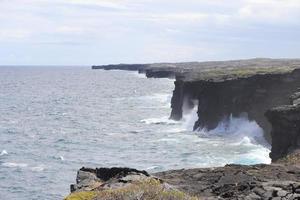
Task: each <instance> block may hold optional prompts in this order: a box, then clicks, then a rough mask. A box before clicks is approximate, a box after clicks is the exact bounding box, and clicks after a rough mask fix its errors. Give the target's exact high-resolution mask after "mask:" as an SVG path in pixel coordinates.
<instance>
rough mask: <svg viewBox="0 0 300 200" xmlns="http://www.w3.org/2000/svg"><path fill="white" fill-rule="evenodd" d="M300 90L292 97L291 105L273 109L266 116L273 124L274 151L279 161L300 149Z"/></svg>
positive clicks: (272, 156)
mask: <svg viewBox="0 0 300 200" xmlns="http://www.w3.org/2000/svg"><path fill="white" fill-rule="evenodd" d="M299 91H300V89H299V90H298V91H297V92H296V93H295V94H293V95H292V96H291V97H290V100H291V105H284V106H279V107H275V108H272V109H270V110H268V111H267V113H266V116H267V118H268V119H269V121H270V122H271V123H272V131H271V136H272V151H271V154H270V157H271V158H272V160H273V161H276V160H278V159H279V158H282V157H284V156H286V155H287V154H290V153H293V152H294V151H297V150H298V149H300V92H299Z"/></svg>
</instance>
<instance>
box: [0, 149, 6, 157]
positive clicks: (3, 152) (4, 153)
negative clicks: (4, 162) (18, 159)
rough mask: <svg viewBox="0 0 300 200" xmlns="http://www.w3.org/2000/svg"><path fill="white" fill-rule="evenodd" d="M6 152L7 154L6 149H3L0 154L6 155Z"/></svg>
mask: <svg viewBox="0 0 300 200" xmlns="http://www.w3.org/2000/svg"><path fill="white" fill-rule="evenodd" d="M7 154H8V153H7V151H6V150H5V149H4V150H2V151H1V153H0V156H4V155H7Z"/></svg>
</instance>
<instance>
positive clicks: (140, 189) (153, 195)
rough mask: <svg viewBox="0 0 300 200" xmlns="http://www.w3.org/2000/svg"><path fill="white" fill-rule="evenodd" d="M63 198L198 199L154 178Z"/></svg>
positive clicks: (89, 199)
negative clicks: (168, 187) (169, 187)
mask: <svg viewBox="0 0 300 200" xmlns="http://www.w3.org/2000/svg"><path fill="white" fill-rule="evenodd" d="M65 200H198V198H196V197H191V196H189V195H187V194H185V193H183V192H181V191H178V190H173V189H165V188H164V186H163V185H162V184H161V183H160V182H159V181H158V180H156V179H149V180H146V181H143V182H135V183H132V184H130V185H128V186H126V187H124V188H119V189H108V190H102V191H90V192H87V191H85V192H77V193H73V194H71V195H69V196H68V197H67V198H66V199H65Z"/></svg>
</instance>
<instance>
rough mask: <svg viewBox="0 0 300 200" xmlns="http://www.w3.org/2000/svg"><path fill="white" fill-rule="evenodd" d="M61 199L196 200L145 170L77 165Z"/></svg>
mask: <svg viewBox="0 0 300 200" xmlns="http://www.w3.org/2000/svg"><path fill="white" fill-rule="evenodd" d="M71 192H72V193H71V194H70V195H69V196H68V197H66V199H65V200H123V199H124V200H136V199H149V200H150V199H151V200H156V199H157V200H159V199H169V200H196V199H197V198H195V197H191V196H189V195H187V194H185V193H183V192H180V191H179V190H177V189H175V188H174V187H172V186H170V185H169V184H167V183H166V182H164V181H163V180H161V179H159V178H156V177H154V176H150V175H149V174H148V173H147V172H145V171H139V170H135V169H130V168H99V169H90V168H81V169H80V170H79V171H78V173H77V179H76V184H74V185H71Z"/></svg>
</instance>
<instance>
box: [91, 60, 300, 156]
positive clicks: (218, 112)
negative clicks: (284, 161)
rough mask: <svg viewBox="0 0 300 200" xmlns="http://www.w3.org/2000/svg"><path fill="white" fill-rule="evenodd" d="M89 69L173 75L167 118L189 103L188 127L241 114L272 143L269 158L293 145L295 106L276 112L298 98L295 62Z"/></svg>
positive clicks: (299, 65)
mask: <svg viewBox="0 0 300 200" xmlns="http://www.w3.org/2000/svg"><path fill="white" fill-rule="evenodd" d="M93 68H94V69H97V68H99V69H107V70H109V69H125V70H138V71H139V72H141V73H145V74H146V76H147V77H154V78H161V77H168V78H174V77H175V78H176V80H175V89H174V92H173V97H172V100H171V107H172V112H171V116H170V118H172V119H174V120H180V119H181V118H182V115H183V112H184V110H185V109H191V108H192V107H194V106H196V105H194V103H195V102H198V103H197V104H198V105H197V106H198V120H197V121H196V123H195V125H194V129H198V128H206V129H208V130H210V129H214V128H215V127H216V126H217V125H218V124H219V123H220V122H221V121H223V120H226V119H228V118H229V117H230V116H234V117H238V116H240V115H247V116H248V118H249V119H250V120H255V121H256V122H257V123H258V124H259V125H260V126H261V127H262V128H263V130H264V132H265V138H266V139H267V141H269V143H270V144H272V153H271V158H272V159H273V160H274V161H275V160H277V159H278V158H280V157H282V156H284V155H286V153H288V152H290V151H291V149H297V148H298V147H299V134H300V133H299V125H298V124H299V115H300V113H299V108H298V107H297V106H295V105H293V106H291V105H290V106H285V107H284V108H280V107H279V108H277V107H278V106H281V105H289V104H290V103H291V100H290V99H289V97H290V96H291V95H292V97H291V98H292V101H295V102H299V101H300V100H299V98H298V97H299V96H300V94H299V93H297V89H298V88H300V60H299V59H250V60H235V61H224V62H222V61H220V62H190V63H154V64H144V65H109V66H98V67H93ZM195 100H196V101H195ZM295 102H293V103H294V104H295ZM266 112H267V114H266V116H267V117H266V116H265V113H266ZM271 124H272V126H273V129H272V132H271V127H272V126H271ZM295 124H296V125H295ZM295 141H297V142H295Z"/></svg>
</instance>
